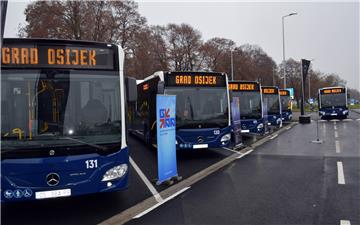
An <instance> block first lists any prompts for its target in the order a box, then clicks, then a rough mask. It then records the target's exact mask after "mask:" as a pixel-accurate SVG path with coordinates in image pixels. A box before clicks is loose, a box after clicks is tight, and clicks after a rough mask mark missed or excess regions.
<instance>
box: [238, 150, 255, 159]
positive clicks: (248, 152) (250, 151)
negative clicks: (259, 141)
mask: <svg viewBox="0 0 360 225" xmlns="http://www.w3.org/2000/svg"><path fill="white" fill-rule="evenodd" d="M253 151H254V149H250V150H249V151H247V152H245V153H244V154H241V155H240V156H238V157H236V158H237V159H241V158H242V157H244V156H246V155H249V154H250V153H252V152H253Z"/></svg>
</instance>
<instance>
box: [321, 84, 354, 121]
mask: <svg viewBox="0 0 360 225" xmlns="http://www.w3.org/2000/svg"><path fill="white" fill-rule="evenodd" d="M318 102H319V116H320V117H321V119H326V120H330V119H334V118H336V119H346V118H347V117H348V115H349V108H348V105H347V90H346V88H345V87H324V88H320V89H319V99H318Z"/></svg>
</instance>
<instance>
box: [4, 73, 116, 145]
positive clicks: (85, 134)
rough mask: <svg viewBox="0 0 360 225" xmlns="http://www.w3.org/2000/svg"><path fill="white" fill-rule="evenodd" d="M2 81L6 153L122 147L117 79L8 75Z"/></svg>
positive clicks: (99, 75)
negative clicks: (45, 149)
mask: <svg viewBox="0 0 360 225" xmlns="http://www.w3.org/2000/svg"><path fill="white" fill-rule="evenodd" d="M1 81H2V83H1V107H2V109H1V125H2V127H1V139H2V142H1V147H2V149H7V150H9V149H18V148H21V149H24V148H27V147H28V148H32V147H37V148H39V147H41V146H44V147H46V146H47V147H48V146H49V145H51V146H58V145H64V146H65V145H66V146H69V145H86V144H88V145H89V144H110V143H111V144H115V143H120V142H121V113H120V104H121V103H120V88H119V84H120V82H119V81H120V80H119V76H116V73H113V72H104V71H102V72H96V73H95V72H92V71H86V72H81V71H76V72H73V71H71V72H70V71H56V70H26V71H25V70H2V74H1Z"/></svg>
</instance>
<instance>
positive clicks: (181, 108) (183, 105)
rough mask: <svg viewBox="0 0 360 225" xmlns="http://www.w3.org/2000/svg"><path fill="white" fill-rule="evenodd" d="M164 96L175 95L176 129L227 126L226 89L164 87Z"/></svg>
mask: <svg viewBox="0 0 360 225" xmlns="http://www.w3.org/2000/svg"><path fill="white" fill-rule="evenodd" d="M164 94H168V95H176V129H193V128H225V127H228V126H229V120H230V118H229V104H228V90H227V88H226V87H184V86H179V87H176V86H166V87H165V90H164ZM217 103H219V104H218V105H217Z"/></svg>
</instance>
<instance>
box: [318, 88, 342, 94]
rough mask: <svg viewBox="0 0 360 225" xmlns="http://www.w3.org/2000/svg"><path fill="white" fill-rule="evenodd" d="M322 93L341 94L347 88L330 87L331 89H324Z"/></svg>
mask: <svg viewBox="0 0 360 225" xmlns="http://www.w3.org/2000/svg"><path fill="white" fill-rule="evenodd" d="M320 92H321V94H340V93H345V88H331V89H330V88H329V89H322V90H321V91H320Z"/></svg>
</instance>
